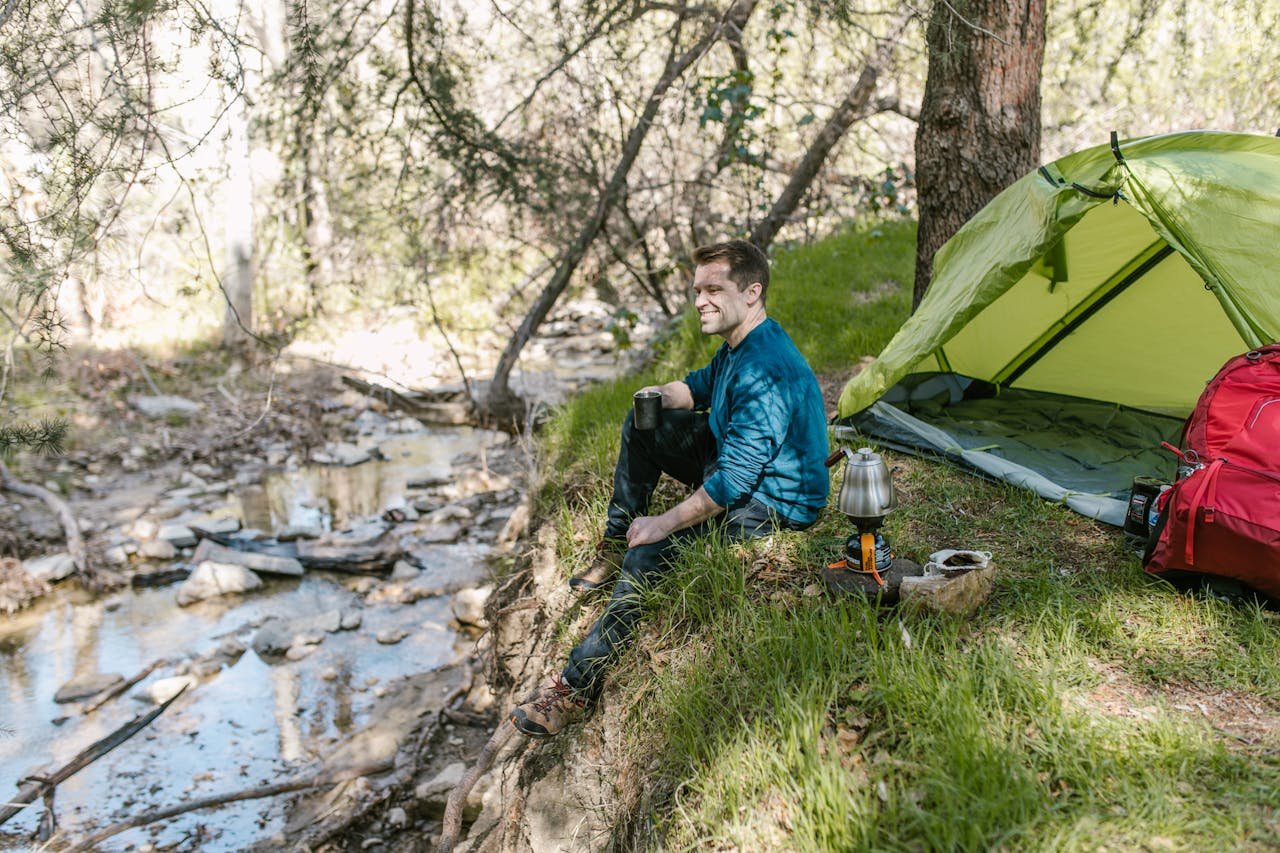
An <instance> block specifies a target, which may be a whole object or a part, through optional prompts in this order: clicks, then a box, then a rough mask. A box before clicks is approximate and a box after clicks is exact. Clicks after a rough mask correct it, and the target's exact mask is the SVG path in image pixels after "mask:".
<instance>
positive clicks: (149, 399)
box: [129, 394, 200, 418]
mask: <svg viewBox="0 0 1280 853" xmlns="http://www.w3.org/2000/svg"><path fill="white" fill-rule="evenodd" d="M129 405H130V406H133V407H134V408H135V409H137V410H138V411H139V412H141V413H142V414H143V415H145V416H146V417H148V418H164V417H168V416H169V415H178V416H181V417H190V416H191V415H194V414H195V413H196V412H198V411H200V404H199V403H195V402H192V401H191V400H188V399H187V398H186V397H176V396H172V395H169V394H161V395H159V396H149V395H143V394H132V395H130V397H129Z"/></svg>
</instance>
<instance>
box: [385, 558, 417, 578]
mask: <svg viewBox="0 0 1280 853" xmlns="http://www.w3.org/2000/svg"><path fill="white" fill-rule="evenodd" d="M419 574H420V572H419V570H418V568H417V567H416V566H414V565H413V564H411V563H407V562H405V561H404V560H396V564H395V566H394V567H393V568H392V569H391V575H390V580H393V581H407V580H412V579H413V578H416V577H417V576H418V575H419Z"/></svg>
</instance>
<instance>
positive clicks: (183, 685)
mask: <svg viewBox="0 0 1280 853" xmlns="http://www.w3.org/2000/svg"><path fill="white" fill-rule="evenodd" d="M195 686H196V680H195V678H194V677H192V676H190V675H175V676H173V677H172V678H161V679H159V680H157V681H153V682H151V684H149V685H147V686H146V687H144V688H143V689H141V690H139V691H137V692H135V693H134V694H133V695H134V697H135V698H137V699H141V700H143V701H145V702H150V703H151V704H153V705H163V704H164V703H165V702H168V701H169V700H170V699H172V698H173V697H174V696H177V695H178V693H179V692H180V691H182V690H190V689H191V688H193V687H195Z"/></svg>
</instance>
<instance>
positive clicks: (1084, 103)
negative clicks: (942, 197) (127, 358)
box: [0, 0, 1280, 438]
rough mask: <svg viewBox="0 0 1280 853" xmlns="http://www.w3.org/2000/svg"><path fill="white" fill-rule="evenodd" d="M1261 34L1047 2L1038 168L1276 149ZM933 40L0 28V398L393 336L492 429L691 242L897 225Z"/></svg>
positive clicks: (351, 14) (1222, 19)
mask: <svg viewBox="0 0 1280 853" xmlns="http://www.w3.org/2000/svg"><path fill="white" fill-rule="evenodd" d="M1031 5H1032V6H1034V5H1035V4H1031ZM1273 5H1274V0H1125V1H1124V2H1119V3H1100V2H1092V0H1056V2H1051V3H1049V5H1048V8H1047V10H1046V22H1045V47H1044V61H1043V72H1042V85H1041V87H1040V99H1041V101H1042V107H1041V111H1040V117H1041V123H1042V126H1043V130H1042V132H1034V131H1033V132H1032V133H1031V136H1033V137H1034V138H1035V139H1036V141H1037V143H1038V148H1039V150H1038V154H1037V155H1036V157H1037V159H1038V160H1048V159H1052V158H1054V157H1057V156H1059V155H1061V154H1063V153H1066V152H1068V151H1070V150H1073V149H1075V148H1077V147H1082V146H1085V145H1091V144H1097V143H1101V142H1104V141H1105V140H1106V136H1107V133H1108V132H1109V131H1110V130H1112V129H1115V130H1118V131H1119V132H1120V134H1121V136H1137V135H1145V134H1150V133H1157V132H1163V131H1170V130H1180V129H1186V128H1192V127H1209V128H1217V129H1223V130H1247V131H1254V132H1262V133H1270V132H1274V131H1275V125H1277V123H1280V119H1278V118H1277V116H1276V114H1275V105H1276V104H1277V103H1280V81H1278V80H1277V78H1276V76H1275V75H1274V74H1272V73H1269V72H1268V71H1267V69H1274V68H1275V67H1278V62H1277V60H1280V56H1278V55H1277V54H1280V47H1277V44H1278V42H1277V39H1276V35H1277V33H1276V32H1275V29H1276V26H1277V24H1276V20H1277V17H1278V16H1277V15H1275V14H1274V13H1275V9H1274V8H1273ZM939 8H940V9H943V10H944V11H945V12H946V13H947V15H948V16H949V17H948V19H947V21H945V22H944V25H945V26H946V27H949V28H951V30H952V31H953V32H952V35H953V36H955V37H957V38H958V37H960V36H964V37H965V38H972V39H977V40H981V39H988V40H989V39H990V38H993V37H995V38H997V39H998V40H999V41H998V43H999V44H1005V41H1006V40H1004V39H1003V37H1000V36H999V35H998V30H997V31H996V35H995V36H993V35H992V34H991V31H989V29H988V27H986V26H984V24H983V21H982V19H981V16H982V14H983V8H982V4H979V3H976V2H970V3H950V4H945V6H944V7H939ZM931 17H932V20H934V22H935V27H937V26H938V23H937V22H938V20H939V17H938V16H937V15H936V13H935V11H934V10H930V9H928V8H924V7H917V6H908V5H904V4H898V3H894V2H888V0H883V1H882V2H872V3H852V2H838V3H827V2H822V3H819V2H803V1H802V0H789V2H754V0H736V2H729V0H721V2H719V3H679V2H677V3H672V2H656V1H655V2H640V0H541V2H506V0H483V1H482V0H469V1H468V2H453V0H439V2H436V0H432V2H423V1H422V0H268V2H264V3H247V2H243V0H209V2H191V1H190V0H160V2H156V0H85V2H74V3H73V2H64V0H53V2H30V3H28V2H21V0H8V2H5V3H4V4H3V6H0V92H2V93H3V94H2V95H0V100H2V102H3V114H2V115H0V127H2V133H0V164H2V174H3V181H0V264H2V265H0V281H2V282H3V290H2V295H0V307H2V308H3V312H4V313H3V317H2V319H0V322H2V323H3V329H4V339H3V340H4V344H5V359H4V368H3V370H4V376H5V377H6V378H7V377H8V376H9V375H10V374H11V372H12V371H13V370H14V369H15V368H21V369H28V367H22V365H24V364H26V365H28V366H29V365H30V364H32V363H35V362H33V361H32V358H33V356H38V357H41V358H43V357H51V356H56V354H57V352H58V351H59V349H60V348H61V347H63V346H65V345H67V344H68V343H71V342H73V341H75V340H85V341H89V342H92V343H93V344H95V345H97V346H100V347H118V346H128V347H155V346H170V347H172V346H188V345H193V344H197V343H199V342H221V343H224V344H226V345H227V346H229V347H231V348H233V349H236V350H238V351H240V352H242V353H244V355H245V356H246V357H249V358H260V357H263V356H264V355H265V356H269V355H271V354H272V353H274V352H278V351H279V349H280V348H281V347H284V346H287V345H293V346H300V345H301V344H303V343H305V342H306V341H309V340H316V339H320V338H324V337H326V336H331V335H332V334H333V333H334V331H335V330H336V329H342V328H349V327H351V326H353V325H355V326H360V327H363V328H369V327H374V326H376V325H377V324H378V323H379V322H383V321H386V320H387V318H397V317H398V318H400V319H402V320H408V321H410V322H412V323H414V324H415V325H416V326H417V328H418V330H419V332H420V334H421V336H422V337H423V338H424V339H427V340H431V341H435V342H436V343H437V344H438V346H439V347H440V351H441V352H444V351H445V349H446V347H452V348H453V349H454V353H453V355H454V357H453V358H450V359H445V360H442V363H443V362H447V366H446V367H445V368H444V371H445V372H452V373H454V374H455V376H454V378H455V379H456V378H459V377H457V376H456V374H457V373H458V372H459V371H466V372H468V373H469V374H470V376H469V378H470V379H475V378H481V379H490V378H492V379H494V380H495V381H494V382H493V383H492V384H491V385H489V386H488V387H487V389H486V390H484V391H477V392H476V393H477V396H485V395H487V397H488V399H490V400H491V401H492V402H501V401H502V400H503V399H504V398H505V397H507V396H508V395H509V389H508V388H507V383H508V377H509V375H510V373H511V372H512V371H513V370H515V369H517V368H518V365H519V357H520V355H521V353H522V350H523V347H524V344H525V342H526V340H527V338H528V336H529V335H530V334H531V333H532V332H533V331H535V330H536V328H537V327H538V326H539V325H540V324H541V322H542V321H543V320H544V319H545V318H546V317H548V316H552V315H553V314H554V311H555V308H556V306H557V304H559V303H560V301H561V300H562V299H563V298H564V296H565V294H576V293H583V292H586V293H590V294H591V295H593V296H594V297H595V298H598V299H599V300H601V301H602V302H604V303H605V304H607V305H608V306H610V307H611V309H612V310H614V311H615V312H616V319H617V322H618V327H619V329H620V330H621V331H622V333H625V330H626V325H627V323H628V322H629V321H630V318H631V317H633V316H634V315H635V314H637V313H651V314H653V315H654V316H656V317H661V316H668V315H672V314H674V313H676V312H678V311H679V310H680V308H681V307H682V305H683V304H684V300H685V298H686V296H685V278H686V276H685V275H684V272H683V268H682V265H683V264H684V259H685V258H687V257H688V254H689V252H690V250H691V249H692V248H693V247H694V246H695V245H697V244H698V243H700V242H703V241H706V240H708V239H712V238H715V237H719V236H724V235H734V234H739V235H753V236H755V237H756V238H757V239H761V240H763V241H764V242H768V241H771V240H781V241H791V240H806V239H810V238H812V237H814V236H816V235H820V234H823V233H827V232H829V231H831V230H832V229H836V228H839V227H840V226H841V224H842V223H845V222H847V221H848V220H849V219H850V218H854V217H860V216H867V215H879V216H914V215H915V212H916V186H915V174H916V172H915V159H916V151H917V150H918V148H917V140H916V129H917V121H918V120H919V119H920V111H921V105H922V103H923V101H924V95H925V91H926V86H925V84H926V76H927V72H928V69H930V68H931V67H932V66H931V64H930V51H931V50H932V51H933V59H934V60H935V62H936V61H937V59H938V52H939V50H940V48H939V45H940V44H943V43H947V44H950V43H952V42H950V41H946V40H940V39H939V38H930V39H927V38H926V31H927V29H928V25H929V22H930V20H931ZM926 118H927V115H926ZM1014 119H1017V117H1014ZM992 156H995V152H993V153H992ZM1024 159H1025V158H1024ZM926 189H927V187H926ZM969 212H971V211H969ZM965 215H967V213H966V214H965ZM24 354H25V355H24ZM24 357H25V358H26V359H27V361H25V362H24V361H23V358H24ZM36 361H38V359H36ZM2 387H3V386H0V388H2ZM0 393H3V392H2V390H0ZM20 421H21V418H20V416H19V415H18V414H17V413H13V412H10V413H9V414H6V415H5V416H4V422H5V423H9V424H14V423H19V422H20ZM28 437H29V438H30V436H28Z"/></svg>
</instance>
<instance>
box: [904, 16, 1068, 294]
mask: <svg viewBox="0 0 1280 853" xmlns="http://www.w3.org/2000/svg"><path fill="white" fill-rule="evenodd" d="M1044 20H1045V0H1016V2H1015V0H942V2H939V3H938V4H937V5H935V6H934V8H933V13H932V17H931V18H930V20H929V30H928V39H927V40H928V44H929V77H928V80H927V81H926V83H925V87H924V101H923V103H922V104H921V106H920V124H919V126H918V127H917V129H916V185H917V187H918V188H919V208H920V231H919V236H918V237H917V241H916V281H915V291H914V299H913V306H914V305H919V304H920V300H921V299H922V298H924V293H925V290H926V289H927V288H928V287H929V280H930V278H931V276H932V274H933V256H934V253H935V252H937V251H938V249H939V248H941V246H942V244H943V243H945V242H946V241H947V240H948V239H950V237H951V235H953V234H955V233H956V231H957V230H958V229H959V228H960V226H961V225H963V224H964V223H965V222H966V221H967V220H968V219H969V217H971V216H973V214H975V213H977V212H978V211H979V210H981V209H982V207H983V206H984V205H985V204H986V203H987V202H988V201H990V200H991V199H992V198H994V197H995V195H996V194H997V193H999V192H1000V191H1001V190H1002V189H1004V188H1005V187H1007V186H1008V185H1009V184H1011V183H1013V181H1015V180H1017V179H1018V178H1020V177H1022V175H1024V174H1025V173H1027V172H1029V171H1030V170H1031V169H1033V168H1035V167H1036V165H1037V164H1038V163H1039V160H1040V69H1041V65H1042V63H1043V60H1044Z"/></svg>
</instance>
